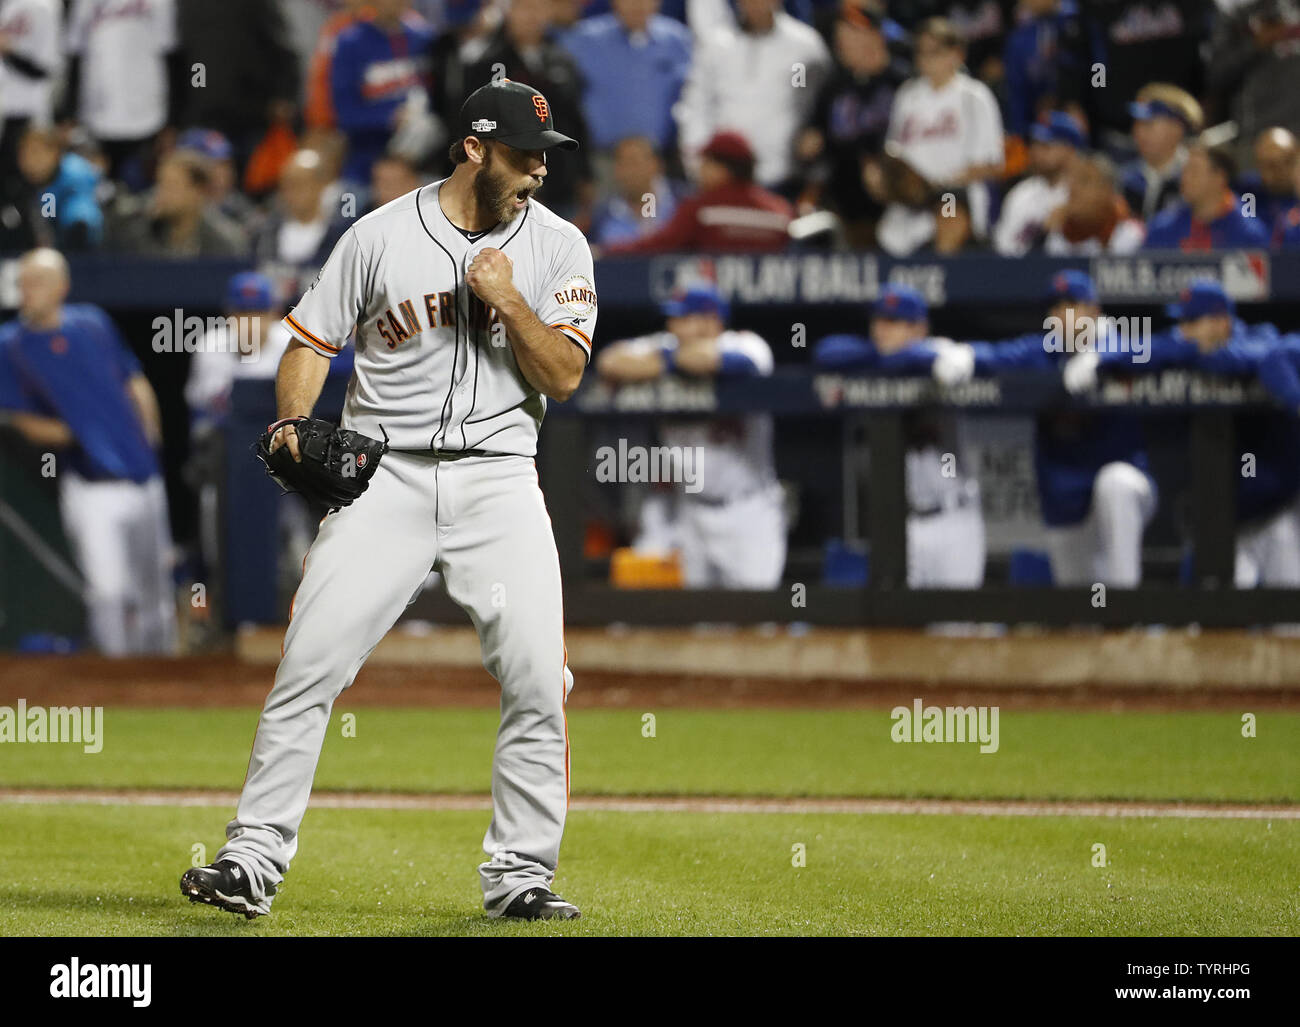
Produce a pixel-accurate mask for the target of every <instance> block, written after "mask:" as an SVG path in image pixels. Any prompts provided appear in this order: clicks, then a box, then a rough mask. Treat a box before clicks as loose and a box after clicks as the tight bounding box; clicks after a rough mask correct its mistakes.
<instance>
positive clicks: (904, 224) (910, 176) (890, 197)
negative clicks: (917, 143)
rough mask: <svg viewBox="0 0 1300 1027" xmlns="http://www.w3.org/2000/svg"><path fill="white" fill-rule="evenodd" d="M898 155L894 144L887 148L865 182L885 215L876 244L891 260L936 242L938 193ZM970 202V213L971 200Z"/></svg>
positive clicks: (888, 145)
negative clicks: (936, 195)
mask: <svg viewBox="0 0 1300 1027" xmlns="http://www.w3.org/2000/svg"><path fill="white" fill-rule="evenodd" d="M896 153H897V147H896V146H895V145H894V144H893V143H888V144H886V146H885V155H884V157H882V158H881V159H880V160H879V161H871V162H869V163H868V164H867V166H866V171H865V179H866V185H867V188H868V190H870V192H871V195H872V196H873V197H874V198H875V199H876V200H877V201H878V202H879V203H880V204H881V205H882V206H883V207H884V211H885V213H884V215H883V216H882V217H881V219H880V221H879V223H878V224H877V225H876V242H877V243H878V244H879V246H880V248H881V249H882V250H884V251H885V252H886V253H888V254H889V255H890V256H891V257H907V256H911V255H912V254H913V253H915V252H916V251H917V250H919V249H921V248H922V247H924V246H927V245H929V244H930V242H931V241H932V240H933V239H934V214H935V212H934V198H935V194H936V192H937V190H935V189H934V188H932V187H931V185H930V184H929V183H928V182H927V181H926V180H925V178H924V177H922V176H921V174H920V173H918V172H917V170H916V169H915V168H913V167H912V165H910V164H909V163H907V161H905V160H903V159H902V158H901V157H898V156H896V155H895V154H896ZM953 188H960V187H958V186H954V187H953ZM966 202H967V204H968V209H969V203H970V197H969V196H967V198H966ZM973 227H974V226H973V224H972V228H973Z"/></svg>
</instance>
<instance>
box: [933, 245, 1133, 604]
mask: <svg viewBox="0 0 1300 1027" xmlns="http://www.w3.org/2000/svg"><path fill="white" fill-rule="evenodd" d="M1048 302H1049V303H1050V307H1049V309H1048V312H1047V319H1046V320H1045V321H1044V323H1043V330H1041V331H1034V332H1028V333H1026V334H1024V335H1020V336H1017V337H1015V338H1013V339H1007V340H1005V341H1003V342H974V343H960V344H958V345H957V347H956V348H954V349H951V350H948V351H946V352H944V353H943V354H941V355H939V356H938V358H937V359H936V361H935V367H934V373H935V377H936V378H938V379H939V380H940V381H941V382H944V383H947V384H956V383H959V382H961V381H964V380H966V379H967V378H969V377H970V376H971V375H973V374H981V375H995V374H999V373H1002V372H1005V371H1017V370H1057V369H1060V368H1061V366H1062V364H1063V363H1064V362H1065V361H1064V359H1063V358H1064V357H1066V356H1068V355H1069V354H1071V353H1074V352H1076V351H1078V350H1080V349H1083V348H1085V347H1087V348H1089V349H1095V348H1105V349H1107V350H1108V351H1114V352H1115V355H1116V357H1117V359H1129V360H1134V361H1135V362H1136V361H1140V360H1141V359H1142V358H1143V356H1144V355H1145V354H1144V353H1143V352H1141V351H1137V352H1135V351H1134V350H1135V348H1136V347H1134V346H1123V347H1121V346H1119V345H1112V340H1119V339H1121V338H1122V336H1121V335H1120V333H1119V332H1118V331H1117V330H1116V328H1115V322H1114V321H1113V320H1111V319H1109V318H1106V317H1104V316H1103V314H1102V310H1101V306H1100V304H1099V302H1098V299H1097V287H1096V286H1095V285H1094V284H1093V281H1092V279H1091V278H1089V277H1088V275H1087V274H1085V273H1084V272H1082V271H1062V272H1061V273H1060V274H1058V275H1056V276H1055V277H1054V278H1053V279H1052V284H1051V289H1050V292H1049V296H1048ZM1099 340H1100V341H1099ZM1034 469H1035V472H1036V475H1037V479H1038V502H1039V507H1040V510H1041V512H1042V517H1043V522H1044V524H1045V525H1046V527H1047V545H1048V552H1049V555H1050V558H1051V563H1052V578H1053V580H1054V581H1055V583H1056V584H1057V585H1063V586H1083V585H1091V584H1094V583H1097V582H1100V583H1103V584H1105V585H1109V586H1112V587H1115V588H1136V587H1137V586H1138V585H1139V584H1141V581H1142V533H1143V532H1144V531H1145V530H1146V526H1147V524H1148V523H1149V522H1150V520H1151V518H1152V516H1153V515H1154V514H1155V510H1156V487H1155V483H1154V482H1153V481H1152V479H1151V477H1150V475H1149V473H1148V465H1147V453H1146V441H1145V438H1144V436H1143V433H1142V424H1141V421H1140V420H1139V419H1138V418H1137V417H1135V416H1133V415H1131V414H1125V413H1106V414H1094V413H1092V412H1090V411H1086V410H1075V409H1054V410H1044V411H1043V412H1042V413H1041V414H1040V415H1039V417H1038V421H1037V424H1036V426H1035V439H1034Z"/></svg>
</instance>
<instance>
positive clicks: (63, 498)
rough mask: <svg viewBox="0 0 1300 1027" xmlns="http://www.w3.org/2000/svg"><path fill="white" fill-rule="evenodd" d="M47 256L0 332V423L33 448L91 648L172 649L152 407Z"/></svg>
mask: <svg viewBox="0 0 1300 1027" xmlns="http://www.w3.org/2000/svg"><path fill="white" fill-rule="evenodd" d="M68 287H69V277H68V265H67V262H66V261H65V260H64V259H63V256H62V254H60V253H58V252H57V251H55V250H50V249H39V250H32V251H31V252H30V253H28V254H26V255H25V256H24V257H23V258H22V261H21V262H20V264H19V270H18V292H19V297H20V302H19V312H18V318H17V319H16V320H13V321H10V322H9V323H8V324H6V325H4V326H3V327H0V423H4V424H7V425H9V426H10V427H12V428H14V429H16V430H17V431H18V432H19V434H21V435H22V436H23V437H24V438H26V440H27V441H28V442H29V443H31V444H32V445H33V446H35V447H36V448H37V451H38V454H39V458H40V460H41V470H42V473H45V474H49V473H51V472H52V473H53V475H54V477H55V478H56V479H57V480H58V484H59V509H60V513H61V514H62V518H63V528H64V531H65V532H66V534H67V536H68V542H69V544H70V545H71V547H72V552H73V556H74V557H75V559H76V561H77V564H78V566H79V567H80V569H81V573H82V576H83V577H84V579H85V588H84V591H83V598H84V600H85V603H86V616H87V622H88V626H89V629H90V636H91V640H92V641H93V642H94V644H95V645H96V646H97V647H98V648H99V649H100V651H101V652H103V653H105V654H107V655H110V656H125V655H132V654H144V653H169V652H171V651H172V650H173V648H174V647H175V641H176V610H175V601H174V598H173V596H172V587H171V532H170V530H169V529H168V524H167V496H166V491H165V489H164V487H163V479H162V473H161V467H160V464H159V459H158V450H159V448H160V446H161V442H162V437H161V431H160V427H159V424H160V422H159V417H158V402H157V399H156V397H155V396H154V392H153V389H152V388H150V387H149V382H148V381H147V380H146V379H145V376H144V374H143V373H142V371H141V369H140V364H139V362H138V361H137V360H136V358H135V356H134V355H133V354H132V353H131V350H130V349H129V348H128V347H127V345H126V343H125V342H123V340H122V337H121V336H120V335H119V334H118V331H117V327H116V326H115V325H114V324H113V322H112V321H111V320H110V319H109V317H108V315H107V314H105V313H104V312H103V311H102V310H100V309H99V308H98V307H94V306H91V305H89V304H68V303H66V302H65V300H66V299H67V295H68Z"/></svg>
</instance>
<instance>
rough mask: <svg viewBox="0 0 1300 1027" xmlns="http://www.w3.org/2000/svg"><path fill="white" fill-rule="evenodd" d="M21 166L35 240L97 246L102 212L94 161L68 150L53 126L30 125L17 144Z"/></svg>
mask: <svg viewBox="0 0 1300 1027" xmlns="http://www.w3.org/2000/svg"><path fill="white" fill-rule="evenodd" d="M18 167H19V170H20V172H21V175H22V179H23V182H24V183H25V185H26V188H27V207H26V210H27V211H28V213H29V215H30V224H31V226H32V229H33V236H34V239H36V240H39V241H41V242H42V243H53V244H55V245H57V246H58V247H59V248H60V249H63V250H86V249H92V248H94V247H96V246H98V245H99V243H100V241H101V239H102V237H103V234H104V215H103V214H102V213H101V212H100V209H99V203H98V201H97V199H96V196H95V192H96V189H97V188H98V186H99V171H98V170H97V169H96V168H95V166H94V165H93V164H91V163H90V162H89V161H88V160H86V159H85V158H84V157H79V156H77V154H75V153H65V152H64V151H63V147H62V145H61V143H60V141H59V134H58V132H56V131H55V130H54V129H50V128H29V129H27V131H26V132H24V133H23V138H22V142H21V144H20V145H19V148H18ZM20 202H21V201H20ZM42 215H44V216H42ZM51 228H52V229H53V231H52V232H51V231H50V229H51ZM47 237H48V238H47Z"/></svg>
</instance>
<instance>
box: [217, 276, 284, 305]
mask: <svg viewBox="0 0 1300 1027" xmlns="http://www.w3.org/2000/svg"><path fill="white" fill-rule="evenodd" d="M274 306H275V286H273V285H272V284H271V279H269V278H267V277H266V275H264V274H261V273H260V272H258V271H241V272H240V273H239V274H237V275H235V277H234V278H232V279H231V280H230V282H229V284H227V286H226V308H227V309H229V310H239V311H248V310H271V309H272V308H273V307H274Z"/></svg>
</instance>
